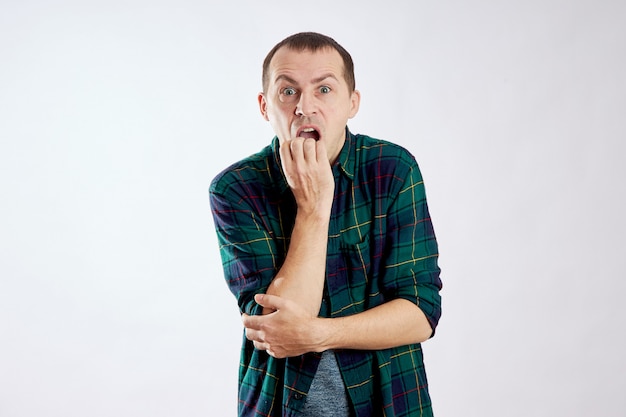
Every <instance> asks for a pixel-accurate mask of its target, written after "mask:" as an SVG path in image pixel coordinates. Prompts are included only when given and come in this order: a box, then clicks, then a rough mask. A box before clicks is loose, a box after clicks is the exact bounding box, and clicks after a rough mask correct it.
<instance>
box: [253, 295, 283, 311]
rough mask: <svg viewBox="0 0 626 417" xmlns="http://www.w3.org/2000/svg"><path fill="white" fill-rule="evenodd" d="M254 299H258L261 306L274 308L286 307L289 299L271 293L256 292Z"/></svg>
mask: <svg viewBox="0 0 626 417" xmlns="http://www.w3.org/2000/svg"><path fill="white" fill-rule="evenodd" d="M254 301H256V302H257V304H259V305H260V306H261V307H265V308H270V309H272V310H280V309H281V308H285V307H286V305H287V300H285V299H284V298H282V297H279V296H277V295H271V294H256V295H255V296H254Z"/></svg>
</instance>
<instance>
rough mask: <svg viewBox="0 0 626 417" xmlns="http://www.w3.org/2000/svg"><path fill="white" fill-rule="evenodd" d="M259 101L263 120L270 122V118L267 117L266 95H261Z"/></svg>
mask: <svg viewBox="0 0 626 417" xmlns="http://www.w3.org/2000/svg"><path fill="white" fill-rule="evenodd" d="M257 99H258V100H259V110H261V115H262V116H263V118H264V119H265V120H266V121H268V122H269V120H270V119H269V117H267V100H266V99H265V95H264V94H263V93H259V96H258V97H257Z"/></svg>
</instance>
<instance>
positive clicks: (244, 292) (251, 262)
mask: <svg viewBox="0 0 626 417" xmlns="http://www.w3.org/2000/svg"><path fill="white" fill-rule="evenodd" d="M346 132H347V133H346V142H345V145H344V147H343V149H342V151H341V153H340V154H339V157H338V158H337V162H336V163H335V164H334V165H333V167H332V169H333V174H334V177H335V198H334V201H333V207H332V212H331V217H330V226H329V236H328V256H327V261H326V282H325V286H324V295H323V300H322V306H321V309H320V316H323V317H340V316H348V315H351V314H357V313H360V312H362V311H364V310H367V309H370V308H373V307H375V306H378V305H380V304H382V303H384V302H386V301H389V300H392V299H396V298H404V299H407V300H410V301H412V302H413V303H415V304H417V305H418V306H419V307H420V308H421V309H422V311H423V312H424V313H425V314H426V317H427V318H428V320H429V321H430V324H431V326H432V328H433V329H434V328H435V327H436V325H437V322H438V321H439V317H440V315H441V298H440V295H439V291H440V289H441V280H440V278H439V273H440V270H439V267H438V266H437V257H438V252H437V242H436V240H435V234H434V231H433V227H432V223H431V220H430V215H429V213H428V207H427V204H426V195H425V191H424V184H423V181H422V176H421V174H420V171H419V168H418V166H417V163H416V162H415V159H414V158H413V156H412V155H411V154H410V153H409V152H407V151H406V150H405V149H403V148H402V147H400V146H398V145H394V144H392V143H389V142H385V141H381V140H377V139H373V138H370V137H368V136H363V135H353V134H351V133H350V132H349V131H347V130H346ZM278 147H279V142H278V139H277V138H274V140H273V141H272V144H271V145H270V146H267V147H266V148H264V149H263V150H261V152H259V153H257V154H255V155H252V156H251V157H249V158H246V159H244V160H242V161H240V162H238V163H236V164H234V165H232V166H230V167H229V168H227V169H226V170H224V171H223V172H222V173H220V174H219V175H218V176H216V178H215V179H214V180H213V181H212V183H211V187H210V190H209V192H210V202H211V209H212V213H213V218H214V221H215V227H216V231H217V237H218V242H219V247H220V253H221V256H222V262H223V267H224V275H225V278H226V282H227V284H228V287H229V289H230V290H231V292H232V293H233V294H234V295H235V297H236V298H237V301H238V303H239V308H240V310H241V311H242V312H246V313H248V314H260V313H261V307H260V306H259V305H258V304H256V303H255V301H254V299H253V296H254V294H257V293H264V292H265V291H266V289H267V287H268V286H269V285H270V283H271V281H272V279H273V278H274V276H275V274H276V273H277V271H278V270H279V268H280V266H281V264H282V262H283V260H284V259H285V255H286V253H287V249H288V248H289V239H290V235H291V230H292V228H293V224H294V220H295V213H296V204H295V200H294V197H293V194H292V193H291V191H290V189H289V187H288V185H287V182H286V181H285V178H284V175H283V172H282V168H281V165H280V158H279V153H278ZM335 353H336V356H337V361H338V364H339V368H340V370H341V374H342V376H343V381H344V383H345V386H346V388H347V391H348V395H349V398H350V401H351V404H352V407H353V410H354V414H355V415H356V416H430V415H432V409H431V401H430V396H429V394H428V385H427V382H426V372H425V369H424V363H423V357H422V349H421V346H420V345H419V344H413V345H406V346H400V347H396V348H393V349H384V350H377V351H363V350H337V351H335ZM319 359H320V354H317V353H308V354H305V355H302V356H297V357H291V358H287V359H275V358H273V357H270V356H269V355H268V354H267V353H266V352H265V351H260V350H257V349H255V348H254V346H253V344H252V342H250V341H248V340H247V339H246V338H245V337H244V338H243V346H242V350H241V364H240V372H239V415H240V416H297V415H298V411H299V410H300V409H301V407H302V404H303V402H304V400H305V398H306V395H307V392H308V390H309V387H310V386H311V381H312V379H313V376H314V375H315V371H316V369H317V365H318V363H319Z"/></svg>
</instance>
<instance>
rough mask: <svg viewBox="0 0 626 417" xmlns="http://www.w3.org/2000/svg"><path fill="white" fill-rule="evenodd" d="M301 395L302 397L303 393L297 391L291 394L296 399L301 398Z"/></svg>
mask: <svg viewBox="0 0 626 417" xmlns="http://www.w3.org/2000/svg"><path fill="white" fill-rule="evenodd" d="M302 397H304V395H302V394H300V393H299V392H296V393H295V394H294V395H293V398H295V399H296V400H301V399H302Z"/></svg>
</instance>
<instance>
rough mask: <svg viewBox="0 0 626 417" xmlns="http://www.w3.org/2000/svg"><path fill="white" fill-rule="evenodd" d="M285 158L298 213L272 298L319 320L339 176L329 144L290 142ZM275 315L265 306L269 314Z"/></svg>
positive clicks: (270, 290) (286, 144)
mask: <svg viewBox="0 0 626 417" xmlns="http://www.w3.org/2000/svg"><path fill="white" fill-rule="evenodd" d="M280 157H281V163H282V167H283V171H284V173H285V176H286V178H287V183H288V184H289V187H290V188H291V190H292V192H293V195H294V197H295V200H296V204H297V212H296V217H295V224H294V228H293V231H292V233H291V240H290V243H289V249H288V251H287V256H286V257H285V261H284V263H283V265H282V267H281V268H280V270H279V271H278V273H277V274H276V276H275V277H274V279H273V280H272V283H271V284H270V286H269V287H268V289H267V291H266V293H267V294H270V295H277V296H280V297H283V298H285V299H287V300H291V301H293V302H295V303H296V304H298V305H299V306H301V307H302V308H303V309H304V310H305V311H306V312H307V313H308V315H309V316H310V317H317V315H318V313H319V309H320V304H321V302H322V293H323V290H324V279H325V274H326V248H327V244H328V224H329V221H330V211H331V207H332V203H333V194H334V189H335V186H334V185H335V184H334V179H333V174H332V171H331V168H330V163H329V161H328V159H327V155H326V149H325V146H324V144H323V142H316V141H315V140H313V139H303V138H296V139H293V140H289V141H286V142H284V143H283V144H281V146H280ZM272 311H273V309H272V308H271V307H270V306H265V308H264V309H263V314H267V313H270V312H272Z"/></svg>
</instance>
